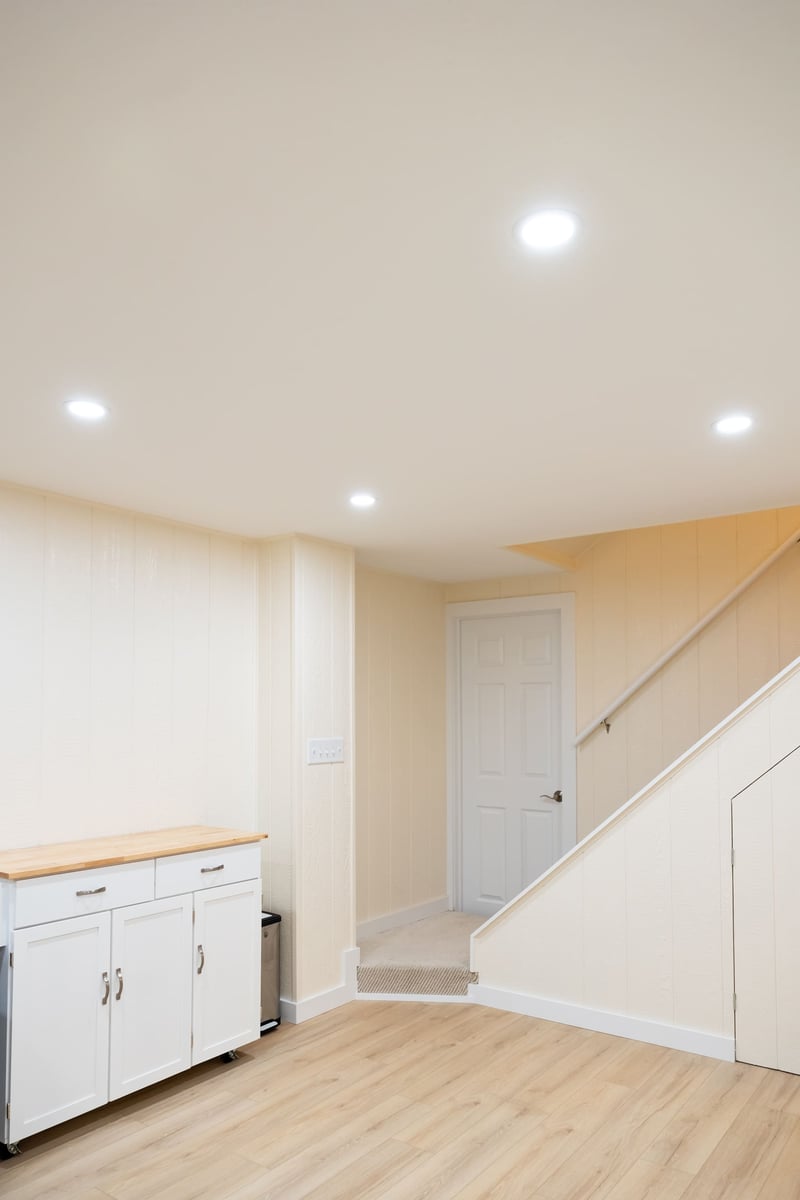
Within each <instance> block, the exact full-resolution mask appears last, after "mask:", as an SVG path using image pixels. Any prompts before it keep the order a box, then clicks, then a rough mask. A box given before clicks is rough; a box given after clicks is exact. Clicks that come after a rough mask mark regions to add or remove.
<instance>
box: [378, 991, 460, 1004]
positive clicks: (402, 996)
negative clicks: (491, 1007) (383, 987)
mask: <svg viewBox="0 0 800 1200" xmlns="http://www.w3.org/2000/svg"><path fill="white" fill-rule="evenodd" d="M356 1000H384V1001H395V1000H407V1001H409V1002H411V1003H412V1004H474V1003H475V1001H474V1000H472V998H471V997H470V996H431V995H427V994H425V995H421V996H418V995H415V994H414V993H413V992H359V993H358V995H357V996H356Z"/></svg>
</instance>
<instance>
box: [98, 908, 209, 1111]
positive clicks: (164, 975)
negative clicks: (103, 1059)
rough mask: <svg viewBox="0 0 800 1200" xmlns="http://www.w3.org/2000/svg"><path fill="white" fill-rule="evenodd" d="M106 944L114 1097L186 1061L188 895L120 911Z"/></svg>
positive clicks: (181, 1066) (185, 1065) (183, 1067)
mask: <svg viewBox="0 0 800 1200" xmlns="http://www.w3.org/2000/svg"><path fill="white" fill-rule="evenodd" d="M111 946H112V951H111V967H112V973H111V979H112V985H113V991H112V1000H111V1058H110V1098H111V1099H112V1100H116V1099H118V1098H119V1097H120V1096H127V1095H128V1094H129V1093H130V1092H135V1091H138V1090H139V1088H142V1087H146V1086H147V1085H148V1084H151V1083H157V1082H158V1080H160V1079H166V1078H168V1077H169V1076H170V1075H175V1074H176V1073H177V1072H178V1071H184V1070H186V1069H187V1068H188V1067H190V1066H191V1061H192V1054H191V1036H192V897H191V896H175V897H171V898H170V899H168V900H154V901H150V902H149V903H147V904H137V905H134V906H132V907H130V908H123V909H119V910H117V911H116V912H114V913H113V919H112V929H111ZM120 972H121V982H122V986H120V974H119V973H120Z"/></svg>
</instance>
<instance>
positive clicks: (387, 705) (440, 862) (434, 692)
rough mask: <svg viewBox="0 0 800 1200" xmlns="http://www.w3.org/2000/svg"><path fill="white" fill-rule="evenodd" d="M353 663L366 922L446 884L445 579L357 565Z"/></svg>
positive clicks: (442, 890)
mask: <svg viewBox="0 0 800 1200" xmlns="http://www.w3.org/2000/svg"><path fill="white" fill-rule="evenodd" d="M498 590H499V589H498ZM355 673H356V693H355V704H356V728H357V738H356V838H357V848H358V849H357V858H358V891H357V905H358V910H357V911H358V920H359V922H365V921H370V920H374V919H378V918H380V917H383V916H385V915H387V914H390V913H392V912H397V911H402V910H404V909H407V908H413V907H415V906H417V905H422V904H426V903H429V902H431V901H435V900H439V899H441V898H442V897H443V896H444V895H445V894H446V892H447V798H446V787H445V622H444V588H443V586H442V585H440V584H436V583H428V582H426V581H425V580H419V579H411V578H407V577H404V576H399V575H391V574H388V573H385V572H381V571H373V570H368V569H366V568H361V567H359V568H358V569H357V570H356V651H355Z"/></svg>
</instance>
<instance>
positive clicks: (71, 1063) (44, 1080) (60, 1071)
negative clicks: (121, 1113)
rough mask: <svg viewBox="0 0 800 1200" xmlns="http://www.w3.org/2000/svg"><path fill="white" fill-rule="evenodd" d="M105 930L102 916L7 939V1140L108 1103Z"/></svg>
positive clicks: (107, 933) (104, 915)
mask: <svg viewBox="0 0 800 1200" xmlns="http://www.w3.org/2000/svg"><path fill="white" fill-rule="evenodd" d="M110 929H111V914H110V913H108V912H103V913H93V914H91V915H89V916H85V917H72V918H70V919H68V920H65V921H53V922H50V923H48V924H47V925H34V926H31V927H30V928H28V929H19V930H17V931H16V933H15V934H14V968H13V970H12V972H11V976H12V1005H13V1013H14V1019H13V1021H12V1023H11V1063H12V1075H11V1080H12V1082H11V1094H10V1104H11V1113H10V1119H9V1141H10V1142H18V1141H20V1140H21V1139H22V1138H24V1137H30V1136H31V1135H32V1134H34V1133H39V1132H40V1131H41V1130H43V1129H49V1128H50V1126H51V1125H55V1124H57V1123H58V1122H60V1121H66V1120H69V1119H70V1118H71V1117H77V1116H79V1115H80V1114H81V1113H85V1112H89V1111H90V1110H91V1109H93V1108H98V1107H99V1106H100V1105H101V1104H105V1103H106V1102H107V1100H108V1038H109V1005H110V995H111V990H110V979H109V971H110V963H109V942H110ZM106 980H108V984H106Z"/></svg>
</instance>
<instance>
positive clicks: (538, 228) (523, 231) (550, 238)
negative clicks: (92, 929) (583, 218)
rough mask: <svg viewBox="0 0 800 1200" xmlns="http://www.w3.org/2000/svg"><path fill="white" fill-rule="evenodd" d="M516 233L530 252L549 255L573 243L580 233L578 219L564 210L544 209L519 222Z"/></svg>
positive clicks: (515, 229)
mask: <svg viewBox="0 0 800 1200" xmlns="http://www.w3.org/2000/svg"><path fill="white" fill-rule="evenodd" d="M514 232H515V233H516V236H517V239H518V241H520V242H522V245H523V246H526V247H527V248H528V249H529V250H535V251H536V252H537V253H539V254H549V253H551V252H552V251H553V250H561V249H563V248H564V246H566V245H568V244H569V242H571V241H572V239H573V238H574V237H575V234H576V233H577V232H578V218H577V217H576V216H574V215H573V214H572V213H571V212H566V211H565V210H564V209H562V208H542V209H539V210H538V211H537V212H533V213H531V214H530V216H527V217H523V218H522V220H521V221H518V222H517V224H516V226H515V227H514Z"/></svg>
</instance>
